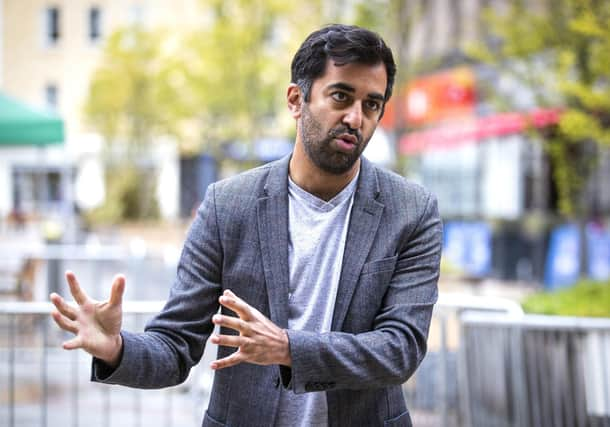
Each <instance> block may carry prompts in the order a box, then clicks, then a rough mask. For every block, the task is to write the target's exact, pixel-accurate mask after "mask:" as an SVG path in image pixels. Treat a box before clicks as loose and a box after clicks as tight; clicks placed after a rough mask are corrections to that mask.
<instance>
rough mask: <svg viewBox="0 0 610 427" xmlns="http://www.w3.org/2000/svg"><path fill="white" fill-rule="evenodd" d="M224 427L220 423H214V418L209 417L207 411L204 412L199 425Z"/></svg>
mask: <svg viewBox="0 0 610 427" xmlns="http://www.w3.org/2000/svg"><path fill="white" fill-rule="evenodd" d="M224 426H225V425H224V424H223V423H221V422H220V421H216V420H215V419H214V418H212V417H210V414H208V411H205V415H204V416H203V423H201V427H224Z"/></svg>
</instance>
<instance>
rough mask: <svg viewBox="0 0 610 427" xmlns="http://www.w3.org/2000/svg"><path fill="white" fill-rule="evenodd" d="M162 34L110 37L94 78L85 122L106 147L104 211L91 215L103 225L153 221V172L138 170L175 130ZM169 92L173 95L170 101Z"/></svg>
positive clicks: (130, 32) (128, 32)
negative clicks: (158, 139) (159, 141)
mask: <svg viewBox="0 0 610 427" xmlns="http://www.w3.org/2000/svg"><path fill="white" fill-rule="evenodd" d="M163 36H164V34H163V33H162V32H160V31H159V32H154V33H153V32H148V31H145V30H143V29H141V28H139V27H131V28H126V29H122V30H119V31H116V32H115V33H114V34H112V35H111V36H110V37H109V39H108V41H107V44H106V46H105V48H104V53H103V57H102V61H101V65H100V67H99V68H98V69H97V70H96V71H95V72H94V74H93V76H92V79H91V84H90V88H89V96H88V98H87V100H86V102H85V116H86V118H87V120H88V121H89V123H90V124H91V126H92V128H93V129H95V130H97V131H98V132H99V133H100V134H101V135H102V136H103V137H104V139H105V141H106V142H107V144H108V146H107V152H106V154H107V155H106V172H107V174H106V176H107V179H106V188H107V194H108V197H106V202H105V204H104V206H102V207H100V208H99V209H97V210H96V211H94V212H93V213H92V214H91V218H92V219H94V220H97V221H101V222H116V221H119V220H121V219H142V218H156V217H157V216H158V205H157V202H156V199H155V197H154V194H155V191H154V189H155V188H154V184H153V183H154V181H155V180H153V179H151V176H150V175H151V171H150V170H147V169H146V168H144V167H142V160H145V159H146V156H147V154H148V150H149V147H150V144H151V143H152V142H153V140H154V138H155V137H158V136H159V135H165V134H171V133H174V132H175V128H176V122H177V119H176V111H177V109H178V106H177V104H176V103H174V104H171V103H169V102H168V99H172V98H175V97H176V94H175V91H172V85H171V84H170V83H171V81H170V80H169V79H168V78H167V77H168V76H169V75H171V73H169V72H168V71H167V68H168V67H169V66H171V65H172V64H171V63H168V62H164V61H163V60H162V55H161V51H162V49H161V48H162V40H163ZM170 92H173V93H172V94H171V95H168V94H169V93H170Z"/></svg>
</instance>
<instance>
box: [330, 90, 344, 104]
mask: <svg viewBox="0 0 610 427" xmlns="http://www.w3.org/2000/svg"><path fill="white" fill-rule="evenodd" d="M330 96H331V97H332V98H333V99H334V100H335V101H337V102H345V101H347V100H348V96H347V94H346V93H345V92H333V93H331V94H330Z"/></svg>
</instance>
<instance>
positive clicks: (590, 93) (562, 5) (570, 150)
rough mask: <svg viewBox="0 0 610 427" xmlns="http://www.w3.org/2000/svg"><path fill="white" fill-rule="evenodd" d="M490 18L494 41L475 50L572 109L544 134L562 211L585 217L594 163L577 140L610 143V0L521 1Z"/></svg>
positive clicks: (552, 102)
mask: <svg viewBox="0 0 610 427" xmlns="http://www.w3.org/2000/svg"><path fill="white" fill-rule="evenodd" d="M484 19H485V22H486V23H487V27H488V30H489V31H490V33H491V35H492V37H491V38H490V39H489V41H491V42H490V43H487V44H478V45H476V46H473V47H472V48H471V49H470V50H469V53H470V54H471V55H473V56H475V57H476V58H478V59H480V60H482V61H484V62H487V63H490V64H494V65H496V66H497V67H498V69H499V70H500V71H501V72H506V73H510V74H511V75H512V76H513V77H515V78H517V79H518V80H519V81H521V82H522V83H524V84H525V85H526V86H528V87H529V88H530V90H531V91H532V93H534V94H535V95H536V96H537V101H538V103H539V105H540V106H543V107H560V108H562V109H563V110H564V111H563V114H562V116H561V118H560V121H559V124H558V126H557V127H556V128H555V129H550V130H547V132H546V133H545V135H544V136H545V137H546V138H547V140H548V141H549V144H547V147H548V153H549V157H550V159H551V161H552V162H553V164H554V167H555V170H556V173H555V174H556V177H555V178H556V183H557V185H558V190H559V199H560V200H559V204H560V211H561V212H560V213H562V214H563V215H564V216H567V217H575V216H581V215H582V214H583V213H584V211H583V210H584V209H586V207H585V206H582V205H580V204H579V202H580V199H581V190H582V187H583V185H584V183H585V182H586V179H587V177H588V176H589V174H590V173H591V172H592V170H593V168H591V167H590V165H591V162H592V159H591V158H588V157H587V150H582V149H581V150H578V149H576V146H577V145H579V144H587V143H589V142H590V141H594V142H596V143H598V144H604V145H606V144H610V84H609V83H610V82H609V80H608V79H609V78H610V25H608V23H609V22H610V2H606V1H601V0H558V1H553V2H544V3H540V5H539V7H538V8H536V7H532V5H531V4H529V3H528V2H520V1H515V2H511V4H510V6H509V8H508V10H507V11H505V13H498V12H496V11H495V10H492V9H489V10H487V11H486V13H485V18H484ZM577 153H580V154H583V155H584V158H582V159H576V158H575V154H577ZM576 184H578V185H576Z"/></svg>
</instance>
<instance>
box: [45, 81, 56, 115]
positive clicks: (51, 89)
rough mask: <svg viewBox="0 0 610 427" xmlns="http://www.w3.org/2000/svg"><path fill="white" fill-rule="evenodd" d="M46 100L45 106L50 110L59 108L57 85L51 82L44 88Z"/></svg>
mask: <svg viewBox="0 0 610 427" xmlns="http://www.w3.org/2000/svg"><path fill="white" fill-rule="evenodd" d="M44 102H45V106H46V107H47V108H48V109H50V110H57V106H58V97H57V85H55V84H53V83H49V84H47V85H46V86H45V88H44Z"/></svg>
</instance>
